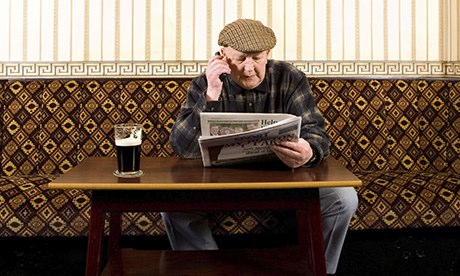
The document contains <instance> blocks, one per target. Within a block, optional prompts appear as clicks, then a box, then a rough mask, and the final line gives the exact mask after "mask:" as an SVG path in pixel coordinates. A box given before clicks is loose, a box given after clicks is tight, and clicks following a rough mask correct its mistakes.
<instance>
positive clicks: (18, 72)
mask: <svg viewBox="0 0 460 276" xmlns="http://www.w3.org/2000/svg"><path fill="white" fill-rule="evenodd" d="M292 63H293V64H294V65H295V66H296V67H297V68H299V69H300V70H301V71H303V72H305V74H306V75H308V76H348V77H350V76H351V77H391V76H406V77H417V76H424V77H426V76H430V77H460V62H351V61H350V62H346V61H338V62H332V61H323V62H321V61H294V62H292ZM206 65H207V61H196V62H195V61H191V62H164V61H158V62H73V63H33V62H27V63H0V79H31V78H36V79H43V78H126V77H129V78H146V77H178V78H179V77H194V76H197V75H199V74H200V73H201V72H204V70H205V68H206Z"/></svg>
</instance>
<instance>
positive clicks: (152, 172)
mask: <svg viewBox="0 0 460 276" xmlns="http://www.w3.org/2000/svg"><path fill="white" fill-rule="evenodd" d="M116 167H117V160H116V158H115V157H89V158H87V159H85V160H84V161H83V162H81V163H80V164H79V165H77V166H76V167H74V168H73V169H72V170H70V171H69V172H67V173H65V174H62V175H60V176H59V177H58V178H56V179H55V180H53V181H52V182H50V183H49V184H48V188H49V189H86V190H213V189H219V190H224V189H292V188H318V187H340V186H359V185H361V184H362V183H361V180H359V178H357V177H356V176H355V175H354V174H352V173H351V172H350V171H349V170H348V169H346V168H345V166H344V165H342V164H341V163H340V162H339V161H337V160H335V159H333V158H332V157H329V158H328V159H326V160H325V161H323V162H322V163H321V164H320V165H319V166H317V167H315V168H298V169H289V168H285V167H275V166H269V165H267V164H265V165H260V164H259V165H242V166H238V167H209V168H205V167H203V164H202V161H201V159H180V158H178V157H142V158H141V169H142V171H143V172H144V175H143V176H141V177H138V178H118V177H116V176H114V175H113V172H114V170H116Z"/></svg>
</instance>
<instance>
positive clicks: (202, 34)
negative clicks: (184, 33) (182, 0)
mask: <svg viewBox="0 0 460 276" xmlns="http://www.w3.org/2000/svg"><path fill="white" fill-rule="evenodd" d="M206 11H207V5H206V0H195V13H194V14H195V16H194V19H193V25H194V34H195V36H194V38H193V40H192V41H189V43H190V44H192V43H193V46H194V49H193V50H194V52H193V54H194V55H193V58H192V59H191V60H206V57H208V48H207V44H206V42H207V40H206V37H208V29H207V26H206V20H203V19H204V18H206ZM209 51H210V50H209Z"/></svg>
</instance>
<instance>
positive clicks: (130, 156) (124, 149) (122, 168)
mask: <svg viewBox="0 0 460 276" xmlns="http://www.w3.org/2000/svg"><path fill="white" fill-rule="evenodd" d="M116 147H117V161H118V171H119V172H120V173H129V172H138V171H139V170H140V163H141V161H140V156H141V145H137V146H116Z"/></svg>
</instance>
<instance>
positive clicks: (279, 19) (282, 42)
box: [267, 0, 295, 59]
mask: <svg viewBox="0 0 460 276" xmlns="http://www.w3.org/2000/svg"><path fill="white" fill-rule="evenodd" d="M269 8H270V9H271V10H272V11H276V12H273V13H271V12H270V14H271V20H272V21H271V23H270V21H268V22H267V25H270V26H271V27H272V29H273V31H274V32H275V34H276V46H275V48H273V50H272V56H276V57H278V58H280V59H286V52H287V49H286V44H287V43H286V38H287V37H288V36H295V32H293V30H291V29H289V28H286V27H285V26H286V24H287V21H288V20H289V19H288V18H286V16H285V15H286V14H287V11H285V6H284V1H280V0H273V1H272V5H271V6H269ZM293 16H294V13H293V12H290V13H289V17H293Z"/></svg>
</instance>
